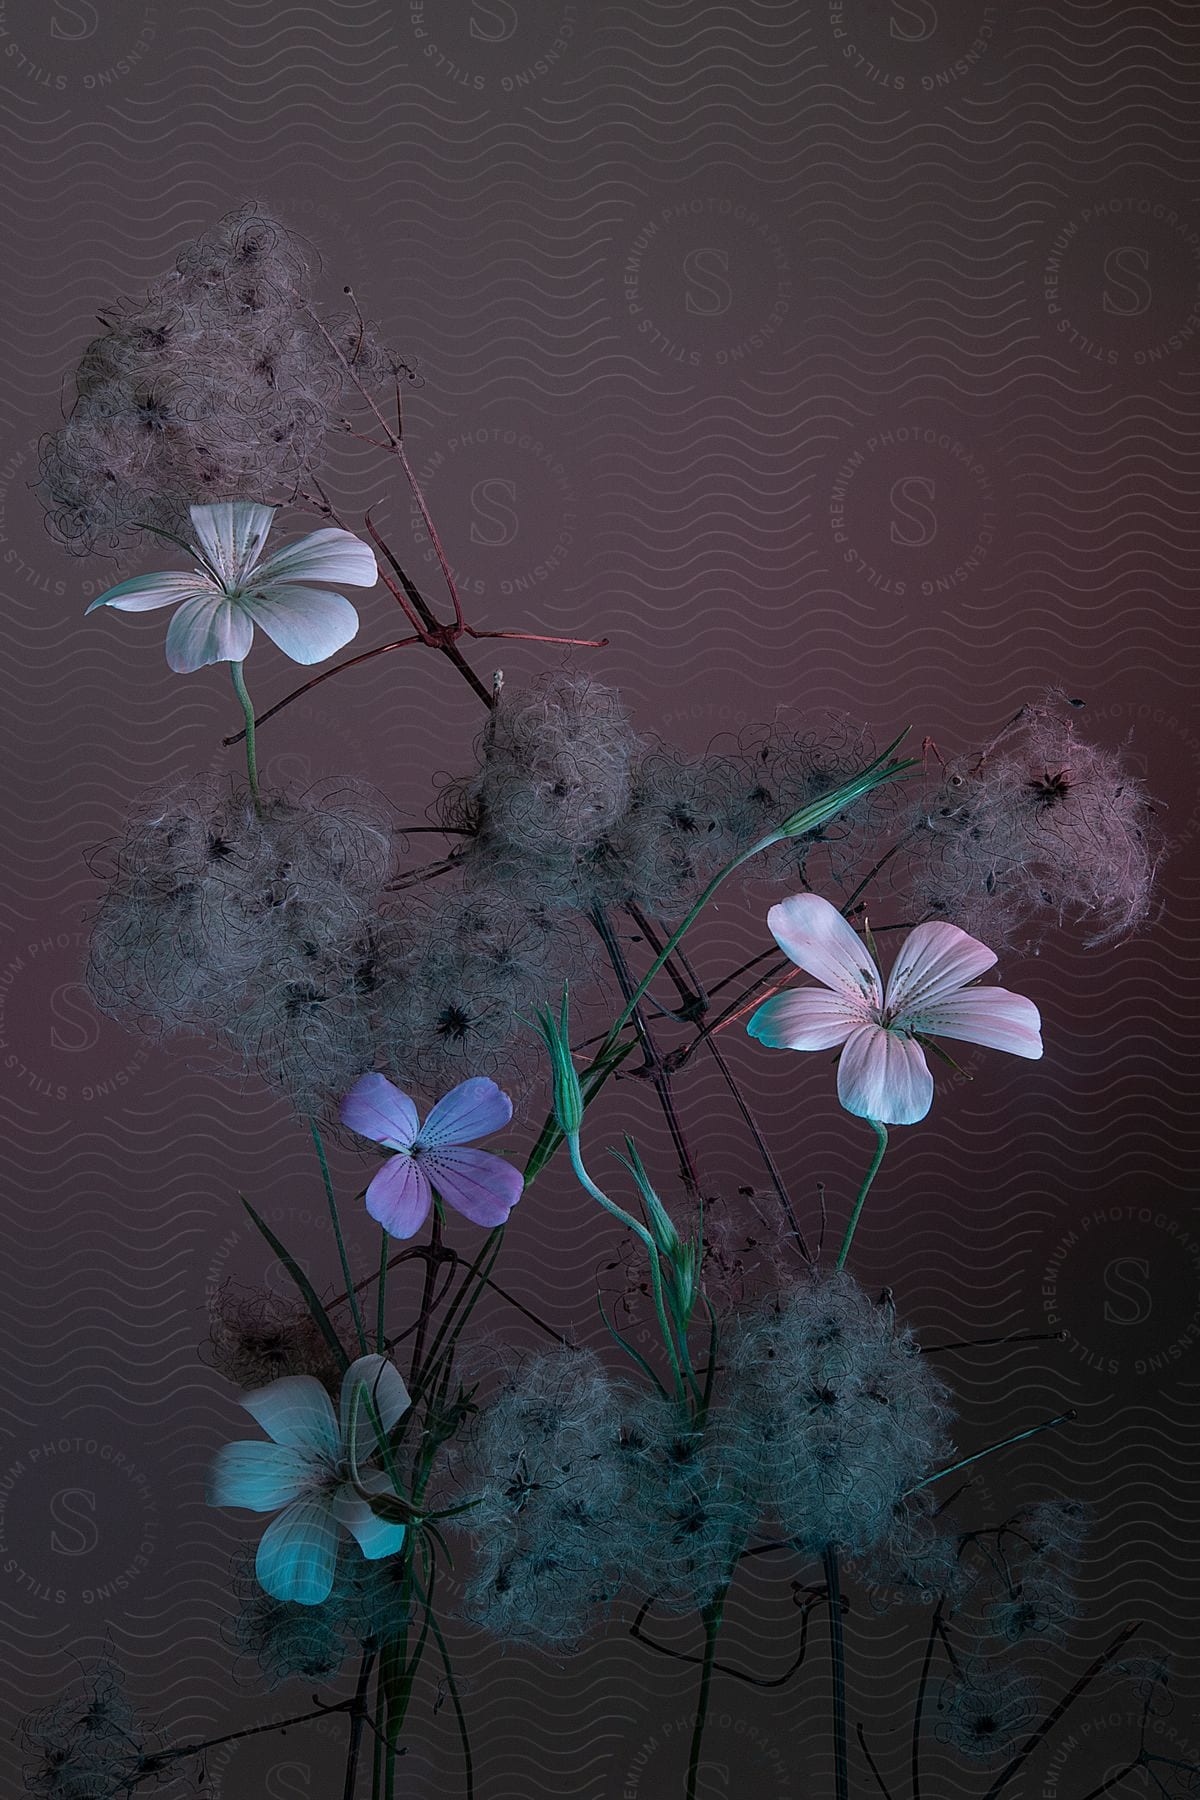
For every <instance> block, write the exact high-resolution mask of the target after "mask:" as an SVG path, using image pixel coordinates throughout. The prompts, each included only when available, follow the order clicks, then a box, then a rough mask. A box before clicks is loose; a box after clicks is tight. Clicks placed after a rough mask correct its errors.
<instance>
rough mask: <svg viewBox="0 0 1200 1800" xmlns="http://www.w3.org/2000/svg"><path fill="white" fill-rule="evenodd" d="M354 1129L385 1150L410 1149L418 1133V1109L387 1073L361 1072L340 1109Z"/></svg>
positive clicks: (339, 1115) (344, 1120) (346, 1123)
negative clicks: (370, 1073) (362, 1073)
mask: <svg viewBox="0 0 1200 1800" xmlns="http://www.w3.org/2000/svg"><path fill="white" fill-rule="evenodd" d="M338 1117H339V1118H340V1119H341V1121H342V1124H343V1125H348V1126H349V1127H350V1129H351V1131H357V1132H358V1133H359V1134H360V1135H361V1136H362V1137H365V1138H371V1139H372V1140H373V1141H374V1142H375V1143H377V1144H382V1145H383V1146H384V1148H385V1149H386V1150H411V1149H412V1147H413V1144H414V1143H415V1141H416V1136H417V1109H416V1107H415V1106H414V1105H413V1103H412V1101H411V1100H410V1099H409V1097H408V1095H407V1094H402V1093H401V1092H400V1089H399V1088H398V1087H397V1086H396V1084H395V1083H394V1082H392V1081H389V1080H388V1078H387V1076H386V1075H360V1076H359V1078H358V1080H357V1081H356V1082H355V1084H354V1086H353V1087H352V1088H351V1089H350V1092H349V1093H348V1094H347V1095H346V1098H345V1099H344V1100H343V1101H342V1104H341V1106H340V1108H339V1109H338Z"/></svg>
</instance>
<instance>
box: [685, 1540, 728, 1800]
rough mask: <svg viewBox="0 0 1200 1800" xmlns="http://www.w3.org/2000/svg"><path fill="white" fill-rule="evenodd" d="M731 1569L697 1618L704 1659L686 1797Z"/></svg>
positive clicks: (689, 1798)
mask: <svg viewBox="0 0 1200 1800" xmlns="http://www.w3.org/2000/svg"><path fill="white" fill-rule="evenodd" d="M731 1579H732V1571H731V1572H730V1574H728V1575H726V1577H725V1579H724V1581H723V1582H722V1583H721V1585H720V1587H719V1588H718V1589H717V1591H716V1593H715V1594H714V1595H713V1597H712V1599H711V1600H710V1601H709V1603H708V1605H707V1606H706V1607H704V1609H703V1610H702V1612H701V1614H700V1617H701V1618H702V1619H703V1621H704V1661H703V1663H702V1664H701V1667H700V1692H699V1694H698V1695H697V1696H696V1724H695V1727H694V1729H693V1731H692V1747H691V1750H690V1751H689V1753H688V1771H687V1789H686V1795H685V1800H696V1777H697V1775H698V1774H699V1772H700V1746H701V1744H702V1743H703V1741H704V1727H705V1725H706V1723H707V1721H708V1697H709V1691H710V1689H711V1688H712V1678H713V1666H714V1664H715V1662H716V1655H717V1634H718V1633H719V1631H720V1629H721V1620H722V1618H723V1616H724V1613H725V1596H726V1594H727V1593H728V1592H729V1583H730V1580H731Z"/></svg>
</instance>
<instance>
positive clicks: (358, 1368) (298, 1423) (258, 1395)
mask: <svg viewBox="0 0 1200 1800" xmlns="http://www.w3.org/2000/svg"><path fill="white" fill-rule="evenodd" d="M358 1388H361V1389H363V1390H364V1392H363V1395H362V1398H361V1399H360V1401H359V1404H358V1416H357V1420H356V1425H355V1437H354V1442H353V1445H351V1441H350V1418H351V1408H352V1405H353V1400H354V1394H355V1390H356V1389H358ZM368 1399H370V1400H373V1401H374V1404H375V1407H376V1408H377V1409H378V1413H379V1418H380V1421H381V1423H382V1425H383V1429H384V1431H385V1432H388V1431H390V1430H391V1429H392V1427H393V1425H395V1423H396V1421H397V1420H398V1419H399V1418H401V1417H402V1416H403V1414H404V1413H406V1412H407V1411H408V1409H409V1407H410V1406H411V1405H412V1401H411V1400H410V1399H409V1395H408V1389H407V1388H406V1387H405V1385H404V1382H403V1380H402V1378H401V1376H400V1373H399V1371H398V1370H397V1369H396V1368H395V1367H394V1366H393V1364H391V1363H390V1362H388V1360H387V1358H386V1357H383V1356H360V1357H359V1358H358V1361H357V1362H354V1363H351V1365H350V1367H349V1368H348V1369H347V1370H346V1373H345V1375H344V1376H343V1377H342V1393H341V1416H340V1419H339V1418H337V1417H335V1415H334V1410H333V1402H332V1400H330V1398H329V1395H328V1394H327V1393H326V1392H325V1389H324V1388H323V1387H322V1386H321V1383H320V1382H319V1381H318V1380H317V1378H316V1376H315V1375H285V1376H283V1377H282V1378H281V1379H280V1380H279V1381H272V1382H271V1383H270V1384H269V1385H268V1386H267V1387H263V1388H256V1389H255V1390H254V1392H253V1393H250V1394H244V1395H243V1396H242V1402H241V1403H242V1405H243V1406H244V1407H245V1408H246V1410H247V1412H249V1413H250V1414H252V1415H253V1417H254V1418H255V1419H257V1421H258V1423H259V1424H260V1425H261V1426H262V1428H263V1430H264V1431H265V1432H266V1434H267V1436H268V1437H269V1438H270V1439H271V1442H270V1443H263V1442H262V1441H261V1440H256V1441H253V1442H250V1443H239V1444H226V1446H225V1448H224V1449H223V1450H221V1451H220V1452H219V1453H218V1455H217V1459H216V1461H215V1463H214V1464H213V1467H212V1471H211V1474H210V1476H209V1483H208V1503H209V1505H210V1506H244V1507H246V1508H248V1510H249V1511H251V1512H277V1513H278V1514H279V1517H278V1518H277V1519H273V1520H272V1521H271V1523H270V1524H269V1525H268V1526H267V1529H266V1531H265V1532H264V1533H263V1537H262V1541H261V1543H260V1544H259V1546H258V1555H257V1557H256V1559H255V1565H254V1567H255V1572H256V1574H257V1575H258V1579H259V1581H260V1582H261V1584H262V1586H263V1588H264V1589H265V1590H266V1592H267V1593H268V1594H271V1595H272V1596H273V1597H274V1598H275V1599H276V1600H296V1601H299V1602H300V1604H301V1605H303V1606H319V1605H320V1603H321V1602H322V1601H323V1600H327V1599H328V1598H329V1595H330V1593H331V1592H332V1590H333V1575H334V1567H335V1564H336V1562H337V1552H338V1542H339V1539H341V1538H343V1537H344V1536H345V1535H346V1534H347V1533H348V1534H349V1535H350V1536H351V1537H353V1538H354V1539H355V1540H356V1542H357V1544H358V1547H359V1549H360V1550H361V1551H362V1553H363V1555H364V1556H365V1557H366V1558H367V1559H368V1561H372V1562H374V1561H376V1560H378V1559H379V1558H380V1557H384V1556H394V1555H395V1553H396V1551H397V1550H399V1548H400V1546H401V1544H402V1543H403V1542H404V1532H405V1527H404V1526H403V1525H399V1524H392V1523H390V1522H389V1521H388V1520H386V1519H380V1518H377V1517H376V1515H375V1514H374V1513H373V1512H372V1511H371V1508H370V1506H369V1505H368V1504H367V1502H366V1500H364V1499H363V1497H362V1495H361V1494H360V1493H359V1492H358V1491H357V1490H356V1488H355V1484H354V1481H353V1479H352V1473H353V1471H352V1460H353V1465H354V1466H355V1467H358V1469H359V1475H358V1486H359V1487H361V1488H365V1489H366V1490H367V1491H368V1492H369V1493H372V1494H392V1493H394V1492H395V1490H394V1489H393V1487H392V1484H391V1482H390V1481H389V1479H388V1477H387V1476H386V1475H385V1474H384V1473H383V1471H382V1470H380V1469H367V1468H364V1467H361V1466H360V1465H363V1464H365V1463H366V1462H367V1461H368V1459H369V1458H370V1457H371V1456H372V1455H373V1454H374V1453H375V1452H376V1451H377V1450H378V1448H379V1440H378V1437H377V1435H376V1432H375V1429H374V1425H373V1423H372V1421H371V1419H370V1416H369V1415H370V1407H369V1406H368V1404H367V1402H368ZM352 1449H353V1459H352V1457H351V1451H352Z"/></svg>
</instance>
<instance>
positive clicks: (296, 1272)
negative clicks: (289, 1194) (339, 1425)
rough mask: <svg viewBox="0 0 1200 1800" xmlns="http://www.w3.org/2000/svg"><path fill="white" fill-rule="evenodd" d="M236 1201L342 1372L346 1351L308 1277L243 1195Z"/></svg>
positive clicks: (347, 1360) (348, 1360)
mask: <svg viewBox="0 0 1200 1800" xmlns="http://www.w3.org/2000/svg"><path fill="white" fill-rule="evenodd" d="M238 1199H239V1200H240V1201H241V1203H242V1205H243V1206H244V1207H245V1209H246V1211H247V1212H248V1213H249V1214H250V1217H251V1218H252V1219H253V1221H254V1223H255V1224H256V1225H257V1226H258V1229H259V1230H260V1231H261V1232H262V1234H263V1236H264V1237H265V1238H266V1240H267V1242H268V1244H270V1246H271V1248H272V1250H273V1251H274V1252H275V1254H276V1256H277V1257H278V1258H279V1260H280V1262H281V1263H282V1264H283V1266H284V1268H285V1269H286V1270H287V1272H288V1274H289V1275H290V1276H291V1278H292V1280H293V1281H294V1282H295V1284H296V1286H297V1288H298V1289H299V1291H300V1294H301V1296H302V1298H303V1300H304V1303H305V1305H306V1306H307V1307H308V1310H309V1312H310V1313H311V1314H312V1316H313V1319H314V1320H315V1321H316V1324H317V1326H318V1327H319V1329H320V1332H321V1336H322V1337H323V1338H324V1339H325V1342H326V1343H327V1344H328V1345H329V1348H330V1349H331V1350H332V1351H333V1352H334V1354H335V1356H336V1357H337V1359H338V1362H339V1363H340V1364H341V1367H342V1369H343V1371H345V1370H346V1369H348V1368H349V1367H350V1358H349V1356H348V1355H347V1354H346V1349H345V1346H344V1345H343V1343H342V1340H341V1338H340V1337H339V1336H338V1334H337V1331H336V1330H335V1329H334V1325H333V1322H332V1320H331V1319H330V1317H329V1314H328V1313H327V1312H326V1311H325V1308H324V1307H323V1306H322V1304H321V1302H320V1299H319V1298H318V1296H317V1290H316V1288H315V1287H314V1286H313V1284H312V1282H311V1281H310V1280H309V1279H308V1276H307V1275H306V1274H305V1273H304V1270H303V1269H302V1268H301V1267H300V1264H299V1263H298V1262H297V1261H296V1259H295V1257H294V1256H293V1255H292V1253H291V1251H290V1250H286V1249H285V1248H284V1246H283V1245H282V1244H281V1243H280V1241H279V1239H278V1238H277V1237H276V1236H275V1233H274V1232H273V1231H272V1230H271V1227H270V1226H269V1225H268V1224H267V1222H266V1220H265V1219H261V1218H260V1217H259V1215H258V1214H257V1213H256V1212H255V1210H254V1208H253V1207H252V1206H251V1204H250V1202H249V1201H248V1200H247V1198H246V1196H245V1194H242V1193H239V1194H238Z"/></svg>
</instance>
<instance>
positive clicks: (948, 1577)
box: [855, 1490, 971, 1613]
mask: <svg viewBox="0 0 1200 1800" xmlns="http://www.w3.org/2000/svg"><path fill="white" fill-rule="evenodd" d="M959 1548H960V1539H959V1535H958V1533H957V1531H955V1530H954V1529H953V1528H952V1527H951V1526H950V1525H949V1524H947V1523H946V1521H945V1520H944V1519H942V1518H941V1517H940V1516H939V1512H938V1502H937V1501H936V1500H935V1499H934V1497H933V1495H932V1493H931V1492H930V1491H929V1490H925V1491H923V1492H919V1493H916V1494H912V1495H910V1496H909V1497H908V1498H907V1499H906V1500H902V1501H900V1502H898V1503H897V1505H896V1506H895V1507H894V1508H893V1511H892V1518H891V1521H890V1523H889V1525H888V1529H887V1532H886V1534H885V1535H884V1536H883V1537H882V1538H881V1539H880V1540H879V1541H878V1542H877V1543H876V1544H875V1545H874V1546H873V1547H872V1549H871V1550H870V1551H869V1552H868V1553H867V1555H866V1556H865V1557H864V1558H862V1559H861V1560H860V1561H859V1562H858V1564H857V1565H856V1566H855V1573H856V1574H857V1575H858V1576H859V1577H860V1578H861V1579H862V1581H863V1582H865V1584H866V1585H867V1588H868V1590H869V1593H868V1601H869V1604H870V1606H871V1608H872V1610H873V1611H874V1612H878V1613H884V1612H888V1611H889V1610H890V1609H891V1608H892V1607H893V1606H897V1605H904V1604H919V1605H921V1606H930V1605H932V1604H933V1602H934V1601H935V1600H937V1599H945V1600H946V1601H947V1602H948V1603H949V1604H950V1605H955V1604H957V1602H958V1601H959V1599H960V1598H961V1597H962V1596H963V1595H964V1594H965V1593H966V1592H967V1590H968V1588H969V1586H970V1579H971V1578H970V1574H969V1572H968V1570H967V1569H966V1568H965V1567H964V1565H963V1561H962V1558H961V1556H960V1555H959Z"/></svg>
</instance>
